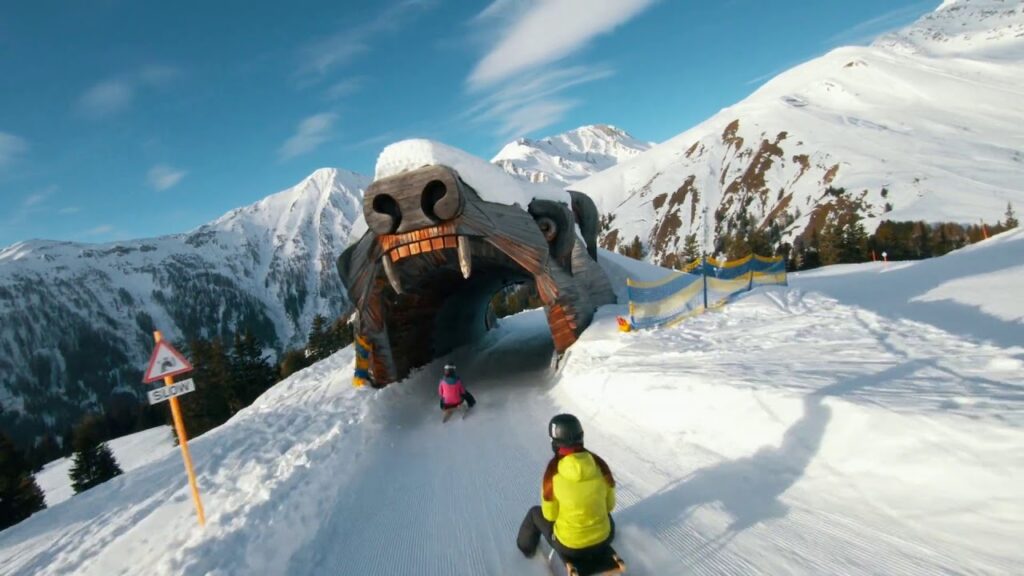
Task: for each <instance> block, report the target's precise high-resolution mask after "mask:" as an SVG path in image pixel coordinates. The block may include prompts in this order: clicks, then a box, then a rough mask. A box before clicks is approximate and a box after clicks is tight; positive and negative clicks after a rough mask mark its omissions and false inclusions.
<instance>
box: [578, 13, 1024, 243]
mask: <svg viewBox="0 0 1024 576" xmlns="http://www.w3.org/2000/svg"><path fill="white" fill-rule="evenodd" d="M1022 29H1024V3H1022V2H1020V1H1019V0H1015V1H1012V2H1003V1H999V0H955V1H951V2H946V3H944V4H943V5H942V6H941V7H940V8H939V9H938V10H937V11H936V12H934V13H933V14H930V15H928V16H926V17H924V18H923V19H921V20H920V21H919V22H917V23H915V24H914V25H912V26H910V27H908V28H907V29H905V30H903V31H901V32H899V33H896V34H893V35H890V36H886V37H885V38H883V39H881V40H880V41H879V42H878V43H876V44H875V45H873V46H869V47H849V48H840V49H837V50H834V51H832V52H830V53H828V54H826V55H825V56H822V57H821V58H818V59H815V60H812V61H810V62H807V63H805V64H802V65H800V66H797V67H796V68H793V69H791V70H789V71H787V72H785V73H783V74H781V75H779V76H778V77H776V78H774V79H773V80H771V81H770V82H768V83H767V84H765V85H764V86H763V87H762V88H760V89H759V90H757V91H756V92H755V93H754V94H752V95H751V96H750V97H748V98H747V99H746V100H743V101H742V102H740V103H738V104H736V105H734V106H731V107H729V108H726V109H724V110H722V111H721V112H720V113H718V114H716V115H715V116H713V117H712V118H710V119H709V120H707V121H706V122H704V123H702V124H700V125H698V126H696V127H694V128H692V129H690V130H688V131H686V132H684V133H682V134H680V135H679V136H676V137H674V138H672V139H670V140H668V141H666V142H665V143H662V144H660V145H658V146H655V147H654V148H652V149H651V150H649V151H647V152H644V153H642V154H640V155H639V156H637V157H636V158H634V159H632V160H627V161H625V162H623V163H621V164H619V165H617V166H615V167H612V168H610V169H608V170H605V171H603V172H600V173H598V174H596V175H594V176H591V177H590V178H588V179H586V180H583V181H581V182H579V183H577V184H575V185H574V189H578V190H581V191H583V192H586V193H588V194H589V195H590V196H592V197H593V198H594V199H595V200H596V201H597V203H598V205H599V207H600V209H601V211H602V212H603V213H604V214H605V215H606V225H605V228H604V231H603V245H604V246H605V247H606V248H609V249H614V248H615V247H616V246H618V245H621V244H623V243H625V242H629V241H631V240H632V239H633V237H634V236H638V237H639V238H640V239H641V240H642V241H643V242H644V244H645V245H646V246H647V247H649V248H650V250H651V254H650V258H651V260H652V261H655V262H670V261H671V258H672V256H674V255H675V254H677V253H679V252H680V251H682V248H683V245H684V238H685V236H686V235H687V234H691V233H693V234H696V238H697V239H698V241H700V240H702V239H703V237H704V232H703V230H704V227H705V226H708V227H709V228H710V230H711V231H712V234H711V243H712V244H713V243H714V242H715V240H716V239H720V238H722V237H723V236H725V235H727V234H729V233H730V232H737V231H741V230H743V229H744V228H753V229H772V230H774V231H775V233H776V234H777V235H778V237H780V238H781V239H783V240H787V241H790V242H792V241H793V239H794V238H795V237H797V236H799V235H801V234H806V233H807V231H809V230H811V229H815V228H818V227H820V226H821V224H822V223H823V222H824V221H825V219H826V218H827V217H828V215H829V214H830V213H841V212H846V211H856V212H858V213H859V214H861V215H862V216H864V217H865V219H866V221H865V225H866V228H867V229H868V230H869V231H871V230H873V229H874V227H875V226H876V225H877V224H878V223H879V222H880V221H881V220H882V219H890V220H911V219H914V220H917V219H921V220H926V221H955V222H964V223H976V222H978V220H979V219H984V220H985V221H987V222H994V221H995V220H997V219H999V218H1001V217H1002V215H1003V212H1004V211H1005V209H1006V205H1007V202H1008V201H1012V202H1013V203H1014V204H1015V205H1016V206H1021V205H1024V189H1022V188H1021V187H1020V185H1019V184H1020V180H1021V176H1022V174H1024V132H1022V131H1021V130H1019V129H1018V126H1020V125H1021V124H1022V123H1024V32H1021V30H1022ZM908 46H912V47H914V49H912V50H911V49H908V48H907V47H908ZM830 186H834V187H837V188H844V189H845V190H846V194H845V195H844V196H841V197H837V196H835V195H830V194H827V193H826V190H827V189H828V187H830ZM890 209H891V210H890ZM705 211H706V212H705ZM705 213H706V217H705ZM705 218H706V220H705ZM709 248H713V246H709Z"/></svg>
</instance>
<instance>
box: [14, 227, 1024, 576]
mask: <svg viewBox="0 0 1024 576" xmlns="http://www.w3.org/2000/svg"><path fill="white" fill-rule="evenodd" d="M1022 244H1024V232H1013V233H1008V234H1005V235H1002V236H999V237H997V238H994V239H993V240H990V241H987V242H983V243H980V244H978V245H976V246H974V247H972V248H971V249H970V250H964V251H959V252H954V253H952V254H950V255H947V256H945V257H942V258H937V259H933V260H929V261H923V262H918V263H912V264H909V265H906V266H905V267H903V268H901V267H900V266H904V265H902V264H900V265H893V266H892V267H890V268H888V269H882V268H881V267H875V266H872V265H859V266H852V267H843V268H826V269H824V270H823V271H821V272H816V273H815V274H813V275H799V276H795V277H793V278H792V282H791V284H792V286H790V287H789V288H782V287H779V288H773V289H770V290H761V291H757V292H755V293H752V294H750V295H748V296H747V297H744V298H741V299H740V300H738V301H737V302H735V303H733V304H730V305H729V306H727V307H725V308H724V309H722V310H721V311H719V312H716V313H711V314H706V315H704V316H701V317H698V318H695V319H693V320H692V321H688V322H686V323H683V324H682V325H680V326H678V327H676V328H673V329H668V330H660V331H659V330H655V331H645V332H638V333H631V334H622V333H620V332H618V331H617V329H616V325H615V315H616V314H617V313H622V312H623V311H624V306H609V307H606V308H603V309H602V310H601V311H600V313H599V318H598V320H597V321H596V323H595V324H594V325H592V327H591V328H590V329H588V330H587V331H586V332H585V333H584V335H583V337H582V338H581V340H580V341H579V342H578V343H577V344H576V345H574V346H573V348H572V350H571V352H570V353H569V356H568V357H567V358H566V363H565V365H564V368H563V370H562V372H561V374H560V375H558V376H556V375H553V374H550V372H548V371H547V370H548V369H547V368H546V366H547V363H548V361H549V358H550V353H551V343H550V336H549V335H548V330H547V328H546V324H545V320H544V316H543V314H542V313H540V312H539V311H532V312H527V313H524V314H520V315H517V316H514V317H511V318H508V319H505V320H503V321H502V324H501V326H500V328H499V329H498V330H497V331H494V332H491V333H489V334H488V336H487V338H486V339H485V341H482V342H480V343H479V344H478V345H476V346H474V347H472V348H468V349H463V350H459V351H457V352H456V353H455V354H453V356H452V357H451V358H450V359H449V360H453V361H455V363H456V364H457V365H459V366H460V369H461V371H462V377H463V380H464V381H465V382H466V384H467V386H468V387H469V389H470V390H471V391H472V392H473V393H474V394H475V395H476V397H477V399H478V401H479V403H478V405H477V407H476V408H474V410H473V411H472V412H471V413H470V414H469V415H468V416H467V417H466V418H465V419H458V418H456V419H455V420H453V421H450V422H448V423H446V424H442V423H441V422H440V414H439V412H438V411H437V409H436V401H435V398H434V394H435V391H436V378H437V374H438V371H439V368H440V364H441V362H442V361H439V362H438V363H435V365H432V366H429V367H427V368H426V369H424V370H421V371H419V372H417V373H415V374H414V375H413V376H412V377H410V378H409V380H407V381H406V382H403V383H399V384H396V385H394V386H390V387H388V388H386V389H383V390H372V389H355V388H353V387H352V386H351V385H350V383H349V379H350V372H349V370H350V369H351V365H352V359H353V358H352V351H351V349H346V350H343V351H341V352H339V353H338V354H336V355H334V356H332V357H331V358H329V359H327V360H325V361H324V362H321V363H318V364H316V365H314V366H313V367H311V368H309V369H307V370H304V371H302V372H299V373H298V374H295V375H293V376H292V377H291V378H289V379H288V380H285V381H284V382H282V383H280V384H278V385H277V386H275V387H274V388H273V389H272V390H270V391H268V392H267V394H265V395H264V396H263V397H261V398H260V399H259V400H257V402H256V403H254V404H253V405H252V406H250V407H249V408H247V409H246V410H244V411H242V412H240V413H239V414H238V415H236V416H235V417H234V418H233V419H232V420H230V421H229V422H228V423H226V424H224V425H223V426H221V427H219V428H217V429H215V430H213V431H211V432H209V433H207V434H206V435H204V436H203V437H201V438H199V439H197V440H196V441H195V442H194V443H193V445H192V447H193V455H194V459H195V463H196V469H197V473H198V474H199V483H200V486H201V488H202V491H203V497H204V504H205V507H206V513H207V518H208V523H207V526H206V528H205V529H203V530H198V529H196V528H195V526H194V522H195V520H194V515H193V511H192V505H191V502H190V500H189V496H188V488H187V485H186V482H185V478H184V474H183V471H182V466H181V461H180V456H178V455H177V454H176V453H175V454H168V455H167V456H165V457H163V458H162V459H160V460H158V461H156V462H153V463H151V464H149V465H146V466H143V467H141V468H139V469H137V470H135V471H132V472H129V473H128V474H125V475H124V476H122V477H119V478H116V479H114V480H112V481H110V482H108V483H107V484H104V485H102V486H99V487H97V488H95V489H93V490H91V491H89V492H87V493H85V494H82V495H79V496H75V497H74V498H71V499H70V500H68V501H66V502H63V503H60V504H58V505H56V506H54V507H52V508H50V509H47V510H45V511H42V512H40V513H37V514H36V515H34V516H33V517H31V518H29V519H28V520H26V521H25V522H22V523H21V524H19V525H17V526H15V527H12V528H10V529H8V530H6V531H4V532H3V533H0V573H3V574H22V573H33V574H34V573H39V574H63V573H75V574H82V575H88V574H111V573H117V574H142V573H145V574H156V575H160V574H196V575H218V576H220V575H228V574H251V573H259V574H268V575H273V574H289V575H302V574H321V573H324V572H329V571H335V572H336V571H338V570H339V569H344V570H346V571H351V572H353V573H357V572H358V573H370V574H385V573H403V574H405V573H416V574H425V575H445V576H448V575H458V574H509V575H511V574H517V575H518V574H537V575H538V576H539V575H541V574H544V573H546V571H545V569H544V567H543V566H542V565H541V564H540V563H539V562H537V561H536V560H526V559H524V558H522V557H521V556H520V555H519V553H518V551H517V550H516V549H515V545H514V539H515V532H516V530H517V528H518V524H519V521H520V519H521V518H522V515H523V513H524V512H525V510H526V509H527V507H529V506H530V505H533V504H535V503H536V499H537V498H538V493H539V481H540V476H541V473H542V470H543V467H544V465H545V463H546V461H547V458H548V457H549V455H550V449H549V447H548V440H547V436H546V432H545V428H546V423H547V421H548V419H549V418H550V417H551V416H552V415H554V414H556V413H558V412H561V411H571V412H573V413H575V414H577V415H579V416H580V418H581V419H582V421H583V424H584V427H585V429H586V437H587V444H588V447H590V448H591V449H593V450H594V451H595V452H597V453H599V454H600V455H601V456H602V457H604V458H605V459H606V460H607V461H608V462H609V464H610V465H611V467H612V469H613V471H614V473H615V475H616V479H617V486H618V499H617V500H618V505H617V508H616V511H615V519H616V525H617V537H616V548H617V549H619V551H620V552H621V553H622V554H623V556H624V557H625V558H626V560H627V562H628V563H629V564H630V567H631V571H630V573H631V574H638V575H641V574H679V573H686V574H699V575H712V574H714V575H718V574H754V575H757V574H765V575H767V574H795V575H803V574H807V575H812V574H814V575H816V574H849V575H862V574H864V575H866V574H892V575H922V576H923V575H932V574H1010V573H1015V571H1016V570H1017V568H1015V567H1019V566H1020V565H1021V564H1022V563H1024V552H1022V550H1021V548H1020V546H1019V541H1020V536H1021V535H1022V534H1024V494H1022V493H1021V491H1020V489H1019V486H1018V484H1019V482H1016V480H1017V478H1019V477H1020V475H1021V473H1022V472H1024V454H1022V453H1021V451H1020V449H1019V447H1020V446H1021V445H1022V444H1024V419H1022V414H1024V411H1022V410H1021V408H1022V407H1024V382H1022V381H1021V379H1020V373H1021V369H1022V368H1024V339H1022V337H1021V336H1020V333H1019V331H1018V332H1017V333H1016V336H1015V337H1014V338H1013V339H1012V340H1010V341H1003V340H1002V338H988V337H987V335H986V334H985V333H983V332H984V330H986V326H987V325H986V324H985V323H984V321H982V319H984V318H989V317H992V315H991V314H990V313H989V312H986V311H984V310H983V309H979V308H977V307H974V306H972V305H970V303H969V302H968V305H963V306H962V307H963V309H964V311H965V313H967V314H970V315H971V316H970V317H971V318H974V319H975V320H977V321H978V322H977V323H976V328H977V329H978V330H979V332H978V333H976V334H968V335H964V334H961V333H959V332H958V331H953V330H947V329H943V328H942V327H940V326H936V325H933V324H930V323H927V322H922V321H919V320H912V319H909V318H907V317H904V314H903V313H902V312H901V311H903V312H905V311H907V310H912V309H913V307H914V306H916V304H914V303H913V302H912V300H913V299H914V298H915V297H917V296H919V295H921V294H928V293H930V292H931V291H933V290H935V289H937V288H939V287H940V286H942V285H944V284H946V285H948V283H950V282H966V281H970V280H971V279H972V278H976V277H979V276H980V275H982V274H985V275H992V274H1003V275H1004V276H1005V278H1007V279H1009V281H1010V282H1011V284H1009V285H1007V286H1008V287H1011V288H1012V287H1014V286H1016V287H1018V289H1019V287H1020V285H1021V282H1022V281H1024V271H1022V270H1020V266H1019V264H1018V263H1010V260H1011V256H1012V255H1014V254H1020V250H1021V246H1022ZM602 259H603V260H605V265H606V266H608V267H609V269H611V270H613V272H614V274H613V275H615V276H616V277H619V276H621V275H622V274H624V273H628V274H631V275H634V276H637V275H643V274H649V275H650V277H654V276H657V275H658V274H661V273H663V272H659V271H657V270H653V271H648V270H644V269H643V268H639V267H638V265H637V264H636V263H635V262H626V261H623V260H622V259H621V257H618V256H616V255H611V254H608V253H606V252H605V253H602ZM968 260H969V261H972V262H973V261H980V262H989V263H991V264H990V265H988V268H986V269H984V270H981V269H967V268H965V266H964V263H965V261H968ZM618 263H624V265H625V267H626V268H628V270H622V269H621V268H623V266H617V265H616V264H618ZM913 268H918V271H917V273H916V274H911V273H910V271H911V270H913ZM902 270H908V272H902ZM840 275H842V276H841V277H843V278H845V279H846V280H845V283H844V284H843V287H844V288H843V291H841V292H836V293H835V294H833V295H830V292H831V291H833V290H834V289H837V287H838V286H839V285H838V284H837V283H830V282H831V281H830V280H829V278H834V277H840ZM1013 294H1014V292H1010V291H1008V290H1007V291H1003V292H1002V293H1001V296H1000V299H1001V300H1002V301H1004V302H1010V301H1013V299H1014V296H1013ZM853 296H856V298H853ZM953 297H955V298H956V299H957V300H971V299H973V298H974V296H973V295H972V294H969V293H963V292H957V294H955V295H953ZM869 299H870V300H874V301H882V302H883V303H884V304H883V305H879V307H878V308H867V307H865V306H862V305H861V303H860V302H862V301H867V300H869ZM1007 305H1008V306H1009V305H1012V304H1007ZM1000 317H1001V318H1002V316H1000ZM1004 320H1005V318H1004ZM97 519H101V521H97ZM438 534H443V535H445V538H446V540H445V542H446V543H447V544H446V545H444V546H439V545H438V536H437V535H438ZM155 542H159V543H160V544H159V545H156V546H155V545H153V543H155Z"/></svg>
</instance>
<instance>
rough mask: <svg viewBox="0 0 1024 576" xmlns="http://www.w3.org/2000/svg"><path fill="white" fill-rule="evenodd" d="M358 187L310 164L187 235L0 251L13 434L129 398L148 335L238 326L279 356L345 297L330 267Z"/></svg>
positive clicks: (351, 219) (38, 243)
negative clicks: (279, 187)
mask: <svg viewBox="0 0 1024 576" xmlns="http://www.w3.org/2000/svg"><path fill="white" fill-rule="evenodd" d="M369 182H370V179H369V178H368V177H365V176H361V175H359V174H355V173H353V172H348V171H345V170H334V169H323V170H317V171H316V172H314V173H313V174H311V175H310V176H309V177H307V178H304V179H303V180H302V181H301V182H299V183H298V184H296V185H295V186H293V187H291V188H288V189H286V190H283V191H281V192H278V193H276V194H273V195H271V196H269V197H267V198H264V199H263V200H260V201H258V202H255V203H253V204H251V205H249V206H245V207H243V208H238V209H236V210H232V211H230V212H228V213H227V214H225V215H223V216H222V217H220V218H219V219H217V220H215V221H213V222H211V223H209V224H204V225H202V226H200V227H198V228H196V229H194V230H192V231H191V232H188V233H183V234H173V235H169V236H163V237H159V238H146V239H138V240H127V241H118V242H110V243H105V244H82V243H73V242H54V241H48V240H30V241H26V242H19V243H17V244H13V245H11V246H8V247H6V248H3V249H0V326H3V328H4V330H3V331H2V333H0V368H4V370H0V402H2V403H3V408H4V410H5V415H6V416H7V417H8V418H9V419H10V418H14V417H16V414H18V413H20V417H21V418H22V420H20V421H19V423H18V427H19V432H20V433H21V434H22V435H23V436H22V437H21V438H20V440H26V439H27V437H28V436H29V435H30V434H38V433H41V432H43V431H46V430H51V431H52V426H54V424H53V423H60V422H74V421H76V420H77V419H78V417H79V416H80V415H81V413H82V412H83V411H86V410H97V409H98V408H99V406H100V405H101V404H102V403H103V401H104V399H106V398H109V397H110V396H111V394H113V393H115V392H117V393H127V394H138V393H140V392H141V390H140V389H139V387H138V386H137V385H136V383H137V381H138V371H139V369H140V366H139V362H141V360H139V359H140V358H141V359H143V360H144V359H145V358H146V357H147V356H146V355H147V354H148V348H149V347H150V346H151V340H150V339H149V335H150V334H151V332H152V330H153V329H157V328H159V329H160V330H162V331H163V332H164V334H165V335H166V336H167V337H168V338H169V339H171V340H176V341H178V342H180V341H182V340H184V339H187V338H190V337H194V336H201V337H211V338H212V337H221V338H226V337H230V336H231V335H232V334H235V333H237V332H238V331H239V330H241V329H247V330H251V331H252V332H253V333H254V334H255V335H256V336H257V337H258V338H260V339H261V340H262V341H263V342H264V343H265V344H266V345H267V346H268V347H270V348H274V349H277V350H283V349H284V348H286V347H290V346H294V345H296V344H298V343H300V342H302V341H303V340H304V339H305V335H306V334H307V333H308V330H309V326H310V325H311V324H312V321H313V318H314V316H316V315H317V314H322V315H324V316H326V317H328V318H334V317H337V316H338V315H339V314H341V313H342V312H343V310H344V308H345V306H346V305H347V303H348V301H347V298H346V295H345V288H344V286H343V285H342V284H341V279H340V278H339V277H338V273H337V269H336V267H335V266H336V260H337V257H338V255H339V254H340V253H341V251H342V250H344V248H345V247H346V246H347V245H348V241H349V238H350V236H351V235H352V229H353V225H354V224H355V223H356V222H361V221H362V197H363V190H364V189H365V187H366V186H368V185H369ZM96 359H102V360H96ZM67 382H76V383H77V384H76V385H75V386H73V387H69V386H68V385H66V383H67ZM27 406H32V407H34V408H32V409H31V411H28V410H26V409H25V407H27Z"/></svg>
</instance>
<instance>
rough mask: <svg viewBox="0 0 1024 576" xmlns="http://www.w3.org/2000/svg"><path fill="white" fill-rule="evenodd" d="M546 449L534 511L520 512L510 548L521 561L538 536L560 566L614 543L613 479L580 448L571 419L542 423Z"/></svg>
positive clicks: (577, 428) (564, 417) (567, 416)
mask: <svg viewBox="0 0 1024 576" xmlns="http://www.w3.org/2000/svg"><path fill="white" fill-rule="evenodd" d="M548 435H549V436H550V437H551V449H552V451H554V453H555V456H554V457H553V458H552V459H551V462H549V463H548V466H547V469H546V470H545V471H544V480H543V482H542V483H541V500H540V504H541V505H540V506H534V507H532V508H530V510H529V511H528V512H527V513H526V517H525V518H523V523H522V525H520V527H519V535H518V537H517V538H516V545H517V546H518V547H519V550H520V551H521V552H522V553H523V555H525V556H526V557H528V558H529V557H532V556H533V555H534V554H535V553H536V551H537V545H538V544H539V543H540V537H541V535H543V536H544V538H545V539H546V540H547V541H548V543H549V544H550V545H551V547H552V548H554V549H555V550H556V551H558V554H559V555H560V556H561V557H562V559H563V560H565V561H572V560H574V559H581V558H586V557H589V556H591V555H595V554H599V553H602V552H604V551H605V550H606V549H607V547H608V545H610V544H611V542H612V540H613V539H614V538H615V522H614V521H613V520H612V517H611V511H612V509H613V508H615V479H614V477H613V476H612V471H611V469H610V468H608V464H606V463H605V461H604V460H602V459H601V457H600V456H598V455H597V454H594V453H593V452H590V451H588V450H586V449H585V448H584V447H583V426H582V425H581V424H580V421H579V419H578V418H576V417H575V416H573V415H572V414H559V415H557V416H555V417H554V418H552V419H551V423H550V424H548Z"/></svg>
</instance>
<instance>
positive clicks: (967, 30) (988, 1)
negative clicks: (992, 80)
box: [874, 0, 1024, 60]
mask: <svg viewBox="0 0 1024 576" xmlns="http://www.w3.org/2000/svg"><path fill="white" fill-rule="evenodd" d="M874 46H876V47H880V48H886V49H889V50H893V51H896V52H900V53H903V54H915V55H926V56H955V57H964V58H975V59H986V58H992V59H997V60H1020V59H1024V2H1022V1H1021V0H946V1H945V2H943V4H942V5H941V6H939V7H938V8H937V9H936V10H935V11H934V12H931V13H929V14H926V15H924V16H923V17H921V18H920V19H919V20H917V21H916V22H914V23H913V24H911V25H910V26H908V27H906V28H904V29H902V30H899V31H896V32H893V33H890V34H886V35H885V36H882V37H881V38H879V39H878V40H876V41H875V43H874Z"/></svg>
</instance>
